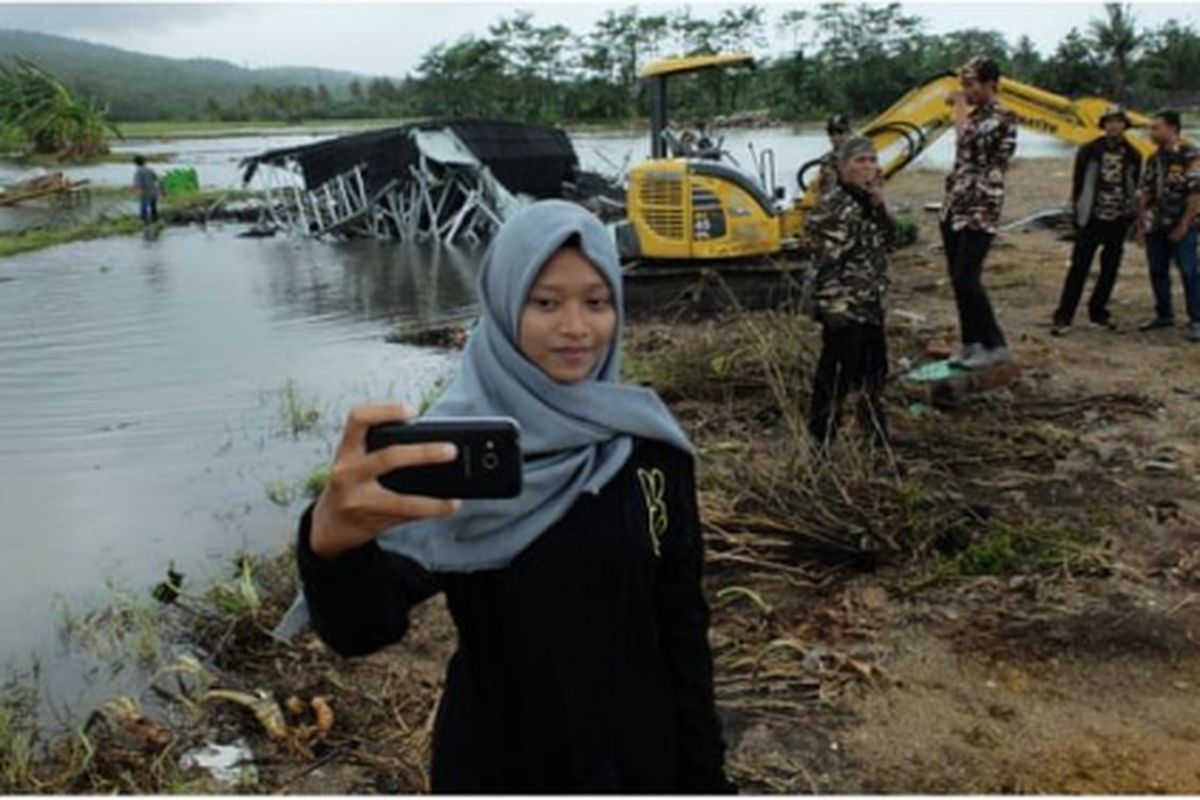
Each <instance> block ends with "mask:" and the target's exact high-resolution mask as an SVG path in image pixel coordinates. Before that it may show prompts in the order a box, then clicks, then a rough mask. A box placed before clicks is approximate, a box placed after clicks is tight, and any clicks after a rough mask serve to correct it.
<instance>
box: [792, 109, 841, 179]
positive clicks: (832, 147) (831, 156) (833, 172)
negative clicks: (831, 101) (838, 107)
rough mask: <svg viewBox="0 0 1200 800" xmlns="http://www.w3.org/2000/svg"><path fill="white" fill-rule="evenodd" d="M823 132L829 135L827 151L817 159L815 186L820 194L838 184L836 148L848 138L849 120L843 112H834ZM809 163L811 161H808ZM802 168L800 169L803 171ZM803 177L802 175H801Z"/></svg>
mask: <svg viewBox="0 0 1200 800" xmlns="http://www.w3.org/2000/svg"><path fill="white" fill-rule="evenodd" d="M825 134H826V135H827V136H828V137H829V152H828V153H826V154H825V155H823V156H821V158H820V159H819V160H818V161H817V163H818V164H819V165H820V172H819V173H818V174H817V186H818V187H819V188H820V190H821V194H825V193H826V192H828V191H829V190H830V189H832V188H833V187H835V186H837V185H838V155H837V153H838V148H839V147H841V146H842V142H844V141H846V140H847V139H848V138H850V120H848V119H846V115H845V114H834V115H833V116H832V117H830V118H829V121H828V122H827V123H825ZM810 163H811V162H810ZM803 171H804V170H801V172H803ZM801 179H803V175H801Z"/></svg>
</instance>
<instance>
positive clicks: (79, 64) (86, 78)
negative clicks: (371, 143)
mask: <svg viewBox="0 0 1200 800" xmlns="http://www.w3.org/2000/svg"><path fill="white" fill-rule="evenodd" d="M13 56H19V57H21V58H26V59H28V60H30V61H32V62H34V63H35V64H37V65H38V66H40V67H42V68H43V69H46V70H48V71H50V72H52V73H54V74H55V75H57V76H59V77H60V78H62V80H63V81H64V82H66V83H67V84H68V85H69V86H70V87H71V88H72V89H74V90H75V91H76V92H77V93H79V94H80V95H82V96H84V97H95V98H97V99H98V100H99V101H100V102H101V103H106V104H108V106H109V108H110V109H111V112H112V116H113V118H115V119H117V120H142V119H188V118H192V117H196V116H198V115H199V114H200V113H201V111H202V109H203V108H204V104H205V102H206V100H207V99H208V98H210V97H211V98H215V99H217V100H221V101H225V100H228V99H229V98H231V97H236V96H240V95H242V94H244V93H245V92H247V91H249V89H250V88H251V87H252V86H254V85H256V84H257V85H259V86H262V87H264V88H274V87H280V86H311V87H316V86H320V85H323V86H325V87H326V88H327V89H328V90H329V91H330V92H332V93H335V94H336V93H342V92H344V91H345V90H346V87H347V86H348V85H349V84H350V82H351V81H353V80H354V79H355V78H358V79H359V80H364V76H361V75H356V74H355V73H352V72H344V71H340V70H331V69H319V68H315V67H272V68H264V69H246V68H244V67H239V66H236V65H235V64H230V63H229V62H227V61H218V60H215V59H176V58H164V57H162V56H151V55H145V54H143V53H134V52H130V51H128V50H121V49H119V48H116V47H108V46H106V45H98V44H92V43H90V42H84V41H80V40H78V39H69V38H66V37H62V36H52V35H49V34H44V33H32V32H28V31H17V30H0V59H2V58H9V57H13Z"/></svg>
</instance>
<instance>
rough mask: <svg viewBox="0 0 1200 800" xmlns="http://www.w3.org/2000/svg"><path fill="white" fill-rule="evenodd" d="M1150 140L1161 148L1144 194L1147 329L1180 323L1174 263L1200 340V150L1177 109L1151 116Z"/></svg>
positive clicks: (1141, 230) (1193, 336) (1191, 332)
mask: <svg viewBox="0 0 1200 800" xmlns="http://www.w3.org/2000/svg"><path fill="white" fill-rule="evenodd" d="M1150 138H1151V139H1152V140H1153V141H1154V143H1155V144H1156V145H1158V150H1156V151H1155V152H1154V155H1152V156H1150V160H1149V161H1148V162H1147V163H1146V174H1145V175H1144V176H1143V177H1142V187H1141V191H1140V192H1139V193H1138V221H1137V225H1138V228H1137V233H1138V242H1139V243H1140V244H1142V245H1144V246H1145V248H1146V261H1147V262H1148V263H1149V265H1150V285H1151V287H1152V288H1153V289H1154V319H1152V320H1150V321H1149V322H1147V323H1146V324H1144V325H1142V327H1141V330H1143V331H1151V330H1156V329H1158V328H1173V327H1175V310H1174V308H1172V305H1171V262H1172V261H1174V262H1175V263H1176V264H1177V265H1178V266H1179V274H1180V277H1181V278H1182V279H1183V293H1184V299H1185V301H1186V304H1187V312H1188V320H1189V322H1190V323H1191V324H1190V325H1189V326H1188V338H1189V339H1190V340H1192V341H1193V342H1200V274H1197V273H1198V270H1197V265H1196V238H1197V233H1196V231H1197V228H1198V227H1200V151H1197V150H1196V148H1194V147H1192V146H1191V145H1189V144H1187V143H1185V142H1184V141H1182V139H1181V137H1180V119H1179V112H1177V111H1160V112H1158V113H1157V114H1155V115H1154V117H1153V118H1152V119H1151V120H1150Z"/></svg>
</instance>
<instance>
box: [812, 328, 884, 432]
mask: <svg viewBox="0 0 1200 800" xmlns="http://www.w3.org/2000/svg"><path fill="white" fill-rule="evenodd" d="M887 374H888V356H887V338H886V336H885V334H884V331H883V327H882V326H881V325H866V324H863V323H861V322H845V323H842V324H840V325H825V326H824V328H823V330H822V333H821V358H820V360H819V361H818V362H817V372H816V375H814V376H813V386H812V404H811V405H810V406H809V417H808V432H809V434H810V435H811V436H812V438H813V441H815V442H816V443H818V444H819V445H821V446H828V445H829V444H830V443H832V441H833V439H834V438H835V437H836V436H837V430H838V425H839V422H840V420H841V414H842V402H843V401H844V400H845V398H846V395H848V394H849V393H850V392H853V391H855V390H858V391H859V398H858V400H859V402H858V419H859V424H860V425H861V426H862V427H863V429H864V430H870V431H871V432H872V435H873V436H874V437H875V439H876V440H877V441H880V442H883V441H886V439H887V421H886V419H885V418H884V411H883V388H884V385H885V384H886V383H887Z"/></svg>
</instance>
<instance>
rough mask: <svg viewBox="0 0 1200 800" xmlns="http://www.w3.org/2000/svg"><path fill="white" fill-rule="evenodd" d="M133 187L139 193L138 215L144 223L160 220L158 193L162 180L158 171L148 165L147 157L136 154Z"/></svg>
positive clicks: (148, 223) (149, 223)
mask: <svg viewBox="0 0 1200 800" xmlns="http://www.w3.org/2000/svg"><path fill="white" fill-rule="evenodd" d="M133 163H134V171H133V188H134V190H135V191H136V192H137V193H138V215H139V216H140V217H141V218H142V224H143V225H153V224H154V223H155V222H158V195H159V191H160V189H161V188H162V182H161V181H160V180H159V179H158V173H157V172H155V171H154V170H152V169H150V167H148V166H146V159H145V158H143V157H142V156H134V157H133Z"/></svg>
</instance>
